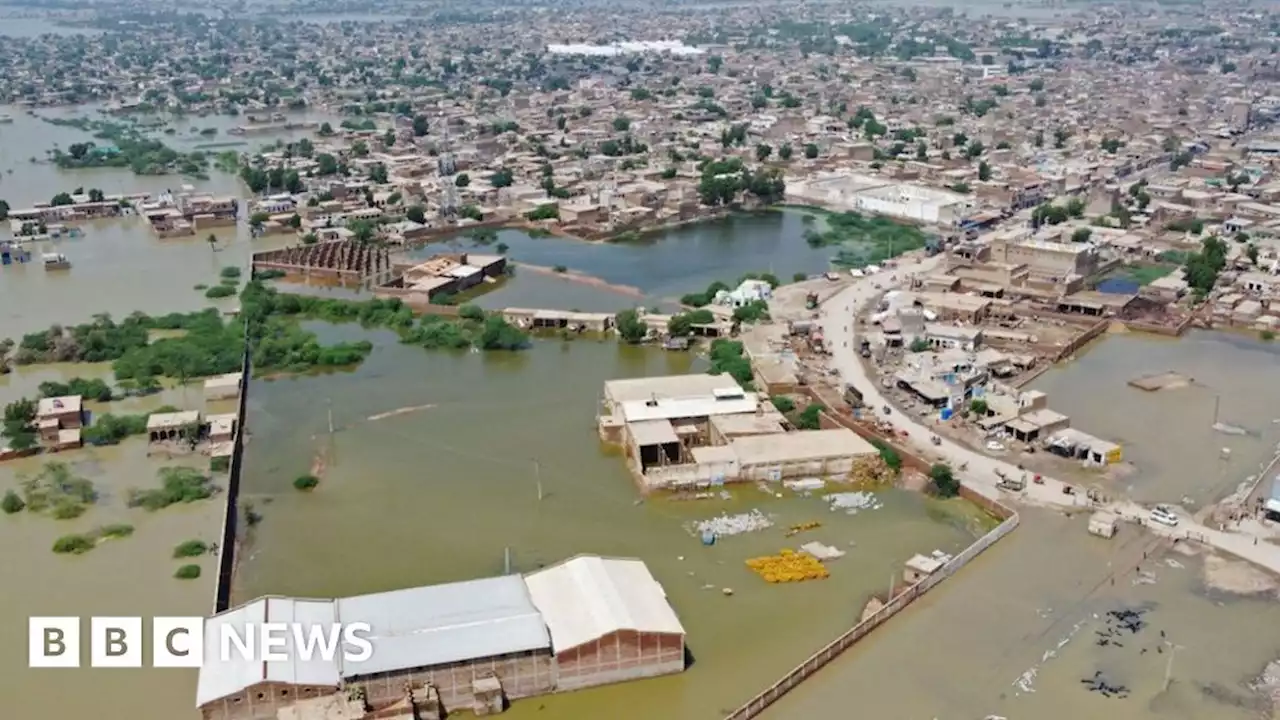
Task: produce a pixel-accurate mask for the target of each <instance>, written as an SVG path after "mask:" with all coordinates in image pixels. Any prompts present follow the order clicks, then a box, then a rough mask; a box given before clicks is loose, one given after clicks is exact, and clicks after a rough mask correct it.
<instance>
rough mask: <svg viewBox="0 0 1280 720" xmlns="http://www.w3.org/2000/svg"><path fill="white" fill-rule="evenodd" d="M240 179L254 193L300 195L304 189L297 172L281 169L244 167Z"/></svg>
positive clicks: (304, 186)
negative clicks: (289, 193)
mask: <svg viewBox="0 0 1280 720" xmlns="http://www.w3.org/2000/svg"><path fill="white" fill-rule="evenodd" d="M322 157H323V156H322ZM240 179H241V180H243V181H244V184H245V185H246V186H248V188H249V190H250V191H251V192H254V193H263V192H282V191H283V192H291V193H300V192H302V191H303V190H305V189H306V185H305V184H303V182H302V178H301V177H300V176H299V175H298V171H297V170H285V169H284V168H282V167H274V168H271V169H270V170H264V169H262V168H260V167H249V166H245V167H243V168H241V169H240Z"/></svg>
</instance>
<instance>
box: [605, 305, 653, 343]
mask: <svg viewBox="0 0 1280 720" xmlns="http://www.w3.org/2000/svg"><path fill="white" fill-rule="evenodd" d="M613 319H614V326H615V327H616V328H617V329H618V335H619V336H621V337H622V339H623V340H625V341H626V342H629V343H633V344H634V343H638V342H641V341H643V340H644V339H645V338H646V337H648V335H649V326H648V325H646V324H645V323H644V321H643V320H641V319H640V313H638V312H636V311H635V310H633V309H627V310H623V311H621V312H619V313H618V314H617V315H615V316H614V318H613Z"/></svg>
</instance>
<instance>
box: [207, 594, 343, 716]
mask: <svg viewBox="0 0 1280 720" xmlns="http://www.w3.org/2000/svg"><path fill="white" fill-rule="evenodd" d="M334 612H335V608H334V604H333V601H331V600H295V599H293V598H279V597H268V598H259V599H257V600H254V601H253V602H250V603H247V604H245V605H241V606H240V607H238V608H236V609H234V610H230V611H227V612H225V613H221V614H219V615H214V616H213V617H211V618H208V619H207V620H205V624H204V628H205V632H204V665H202V666H201V668H200V679H199V681H198V682H197V685H196V707H199V706H201V705H204V704H206V703H210V702H213V701H215V700H218V699H221V698H224V697H227V696H230V695H234V694H236V693H238V692H240V691H242V690H245V689H246V688H249V687H252V686H254V685H256V684H258V683H261V682H266V681H271V682H282V683H290V684H294V685H331V686H333V687H338V684H339V681H338V664H337V661H336V660H334V661H326V660H322V659H320V657H319V655H320V654H319V652H316V653H314V654H313V656H312V659H310V660H301V659H299V657H298V655H299V653H298V652H297V648H296V645H295V643H294V640H293V637H292V634H290V635H289V637H288V642H287V644H286V646H285V648H284V649H283V651H284V652H286V653H288V655H289V657H290V659H289V660H285V661H279V662H269V663H264V662H261V661H258V660H252V661H251V660H245V659H243V658H241V657H240V656H239V650H238V649H237V648H236V646H234V645H231V646H230V652H229V655H230V656H231V658H232V659H230V660H227V661H223V660H221V656H222V640H221V638H222V635H223V627H224V626H229V627H231V628H235V629H236V634H237V636H238V637H240V638H246V639H247V638H248V636H247V634H246V631H245V628H246V626H248V625H253V626H254V632H257V631H258V630H259V629H260V624H261V623H265V622H272V623H275V622H280V623H303V624H304V625H312V624H315V625H319V626H320V628H321V629H322V630H324V631H326V632H327V631H328V628H329V626H330V625H332V624H333V622H334ZM254 641H256V642H260V641H259V640H258V639H257V638H256V637H255V638H254ZM254 654H257V650H256V649H255V651H254Z"/></svg>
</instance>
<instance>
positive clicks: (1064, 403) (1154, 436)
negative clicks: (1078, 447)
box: [1031, 331, 1280, 508]
mask: <svg viewBox="0 0 1280 720" xmlns="http://www.w3.org/2000/svg"><path fill="white" fill-rule="evenodd" d="M1277 359H1280V345H1277V344H1274V343H1267V342H1263V341H1259V340H1257V339H1254V338H1252V337H1248V336H1241V335H1234V334H1230V333H1224V332H1209V331H1192V332H1190V333H1188V334H1187V335H1186V336H1185V337H1183V338H1181V339H1178V340H1171V339H1167V338H1159V337H1152V336H1147V335H1128V334H1123V335H1110V336H1105V337H1104V338H1103V339H1102V340H1100V341H1099V342H1097V343H1095V344H1094V345H1092V346H1090V347H1089V348H1088V349H1087V350H1086V351H1085V352H1084V353H1083V354H1082V355H1081V356H1080V357H1079V358H1078V359H1076V360H1075V361H1073V362H1070V363H1068V364H1066V365H1063V366H1062V367H1059V368H1055V369H1053V370H1050V371H1049V372H1047V373H1045V374H1044V375H1042V376H1040V378H1038V379H1037V380H1036V381H1035V382H1033V383H1032V385H1031V387H1032V388H1034V389H1036V390H1043V391H1044V392H1046V393H1048V395H1049V407H1051V408H1053V409H1054V410H1056V411H1058V412H1061V413H1064V414H1066V415H1068V416H1069V417H1070V418H1071V424H1072V426H1073V427H1078V428H1080V429H1082V430H1084V431H1085V432H1088V433H1091V434H1094V435H1097V436H1098V437H1102V438H1106V439H1108V440H1111V441H1113V442H1117V443H1119V444H1120V445H1121V446H1122V448H1123V452H1124V459H1125V460H1126V461H1127V462H1130V463H1132V464H1133V465H1134V472H1133V473H1132V474H1130V475H1128V476H1126V477H1124V478H1122V479H1120V480H1118V481H1116V482H1115V483H1114V484H1113V485H1114V489H1115V490H1116V491H1118V492H1120V493H1122V494H1124V495H1127V496H1130V497H1132V498H1133V499H1135V500H1138V501H1139V502H1142V503H1157V502H1168V503H1180V502H1183V500H1184V498H1185V499H1187V500H1189V503H1187V504H1188V505H1190V506H1191V507H1197V508H1198V507H1203V506H1204V505H1206V504H1210V503H1212V502H1215V501H1217V500H1219V499H1221V498H1222V497H1223V496H1224V495H1227V494H1229V493H1230V492H1232V491H1233V490H1235V489H1236V487H1237V485H1239V484H1240V483H1241V482H1243V481H1244V480H1245V479H1246V478H1248V477H1249V476H1250V475H1257V474H1258V472H1259V470H1260V469H1261V466H1262V465H1263V464H1265V463H1266V462H1268V461H1270V460H1271V458H1272V456H1273V455H1274V454H1275V448H1276V443H1277V441H1280V424H1277V422H1276V420H1277V419H1278V418H1280V412H1278V411H1277V407H1280V385H1277V384H1276V383H1274V382H1270V381H1269V378H1270V377H1271V375H1272V374H1273V373H1274V372H1275V367H1276V362H1277ZM1165 371H1173V372H1177V373H1179V374H1181V375H1183V376H1187V377H1190V378H1191V379H1192V380H1193V382H1192V383H1190V384H1189V385H1188V386H1187V387H1176V388H1169V389H1165V390H1158V391H1155V392H1147V391H1143V390H1139V389H1137V388H1134V387H1131V386H1129V384H1128V383H1129V381H1130V380H1133V379H1136V378H1138V377H1140V376H1143V375H1148V374H1151V373H1158V372H1165ZM1215 410H1216V416H1215ZM1215 422H1217V423H1219V424H1220V427H1221V426H1229V427H1231V428H1238V430H1234V431H1232V432H1230V433H1225V432H1221V431H1220V430H1215V429H1214V427H1213V426H1214V423H1215ZM1224 448H1225V449H1227V450H1228V451H1229V452H1227V453H1224V452H1223V449H1224Z"/></svg>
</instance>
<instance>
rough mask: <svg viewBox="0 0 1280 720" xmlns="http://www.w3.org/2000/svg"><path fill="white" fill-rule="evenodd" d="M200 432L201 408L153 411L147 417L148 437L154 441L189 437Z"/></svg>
mask: <svg viewBox="0 0 1280 720" xmlns="http://www.w3.org/2000/svg"><path fill="white" fill-rule="evenodd" d="M198 432H200V411H199V410H186V411H182V412H171V413H153V414H152V415H151V416H150V417H148V418H147V437H148V439H149V440H150V442H153V443H154V442H163V441H165V440H180V439H187V438H188V436H189V435H190V434H191V433H198Z"/></svg>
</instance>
